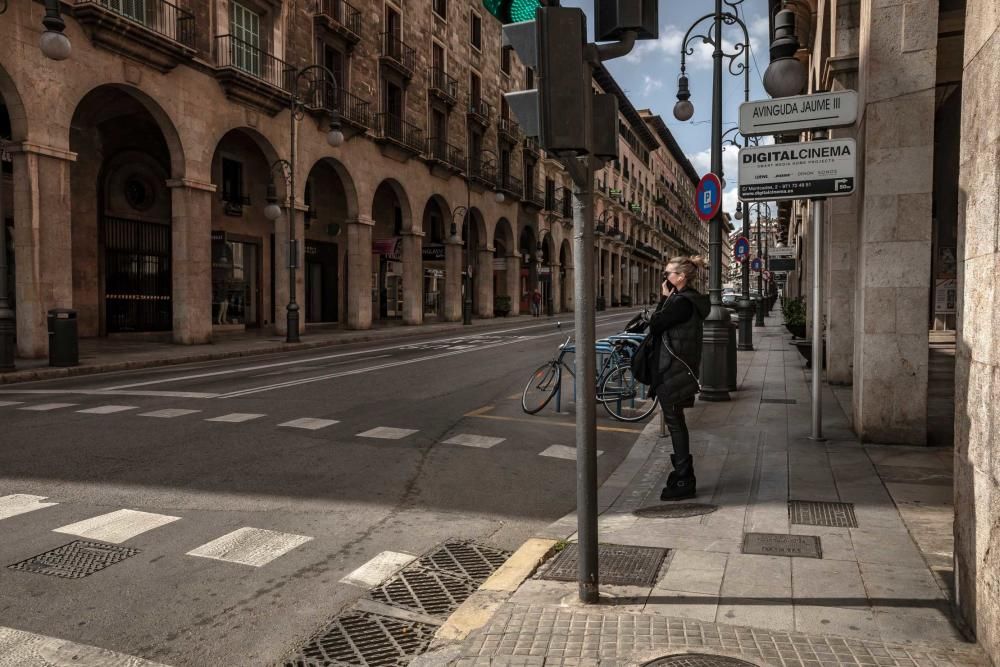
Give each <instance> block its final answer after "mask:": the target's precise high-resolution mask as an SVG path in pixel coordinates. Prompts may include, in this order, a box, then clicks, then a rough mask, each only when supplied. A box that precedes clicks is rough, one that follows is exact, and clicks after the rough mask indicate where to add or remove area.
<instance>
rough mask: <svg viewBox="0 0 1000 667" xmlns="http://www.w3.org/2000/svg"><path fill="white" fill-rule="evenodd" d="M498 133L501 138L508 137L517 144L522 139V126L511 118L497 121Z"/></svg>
mask: <svg viewBox="0 0 1000 667" xmlns="http://www.w3.org/2000/svg"><path fill="white" fill-rule="evenodd" d="M497 132H499V134H500V136H503V137H507V138H508V139H509V140H510V141H513V142H517V141H518V140H520V138H521V126H520V125H518V124H517V121H514V120H511V119H510V118H501V119H500V120H498V121H497Z"/></svg>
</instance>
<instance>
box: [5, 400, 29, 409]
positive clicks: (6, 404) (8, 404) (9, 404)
mask: <svg viewBox="0 0 1000 667" xmlns="http://www.w3.org/2000/svg"><path fill="white" fill-rule="evenodd" d="M22 403H24V401H0V408H6V407H8V406H11V405H21V404H22Z"/></svg>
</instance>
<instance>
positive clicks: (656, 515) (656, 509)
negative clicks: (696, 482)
mask: <svg viewBox="0 0 1000 667" xmlns="http://www.w3.org/2000/svg"><path fill="white" fill-rule="evenodd" d="M717 509H719V508H718V507H716V506H715V505H706V504H703V503H679V504H674V503H671V504H669V505H667V504H664V505H650V506H649V507H642V508H639V509H637V510H636V511H635V512H633V514H635V515H636V516H641V517H644V518H647V519H686V518H688V517H692V516H702V515H703V514H711V513H712V512H714V511H715V510H717Z"/></svg>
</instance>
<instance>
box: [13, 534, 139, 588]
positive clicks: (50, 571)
mask: <svg viewBox="0 0 1000 667" xmlns="http://www.w3.org/2000/svg"><path fill="white" fill-rule="evenodd" d="M137 553H139V550H138V549H126V548H125V547H116V546H114V545H112V544H101V543H100V542H85V541H83V540H77V541H75V542H70V543H69V544H64V545H63V546H61V547H56V548H55V549H52V550H51V551H46V552H45V553H41V554H38V555H37V556H32V557H31V558H29V559H27V560H23V561H21V562H20V563H14V564H13V565H8V566H7V567H8V568H10V569H11V570H21V571H23V572H34V573H35V574H47V575H50V576H53V577H63V578H64V579H79V578H81V577H86V576H87V575H90V574H93V573H95V572H98V571H100V570H103V569H104V568H106V567H109V566H111V565H114V564H115V563H118V562H120V561H123V560H125V559H126V558H130V557H132V556H134V555H136V554H137Z"/></svg>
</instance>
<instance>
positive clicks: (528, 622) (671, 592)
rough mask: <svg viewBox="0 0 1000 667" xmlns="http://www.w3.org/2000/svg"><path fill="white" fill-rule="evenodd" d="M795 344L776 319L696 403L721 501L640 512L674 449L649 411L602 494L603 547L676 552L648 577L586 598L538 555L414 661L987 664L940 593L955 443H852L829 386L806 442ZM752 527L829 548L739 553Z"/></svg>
mask: <svg viewBox="0 0 1000 667" xmlns="http://www.w3.org/2000/svg"><path fill="white" fill-rule="evenodd" d="M789 339H790V336H789V335H788V334H787V333H786V332H785V331H784V329H783V327H780V326H779V323H778V321H777V320H775V319H771V318H769V320H768V326H767V327H764V328H756V329H755V345H756V350H755V351H754V352H741V353H740V355H739V362H740V363H739V386H740V391H738V392H736V393H734V394H733V400H732V401H731V402H727V403H699V404H698V406H697V407H696V408H694V409H692V410H689V411H688V416H689V420H688V421H689V424H690V427H691V434H692V449H693V453H694V454H695V457H696V469H697V476H698V498H697V501H698V502H699V503H708V504H711V505H714V506H715V507H716V508H717V509H716V510H715V511H714V512H711V513H710V514H704V515H701V516H693V517H689V518H677V519H665V518H650V517H647V516H638V515H637V514H635V511H636V510H639V509H641V508H648V507H650V506H656V505H661V503H660V501H659V490H660V489H661V488H662V485H663V483H664V481H665V479H666V476H667V473H668V472H669V470H670V464H669V455H670V453H671V447H670V440H669V438H668V437H661V433H660V428H661V427H660V424H659V421H654V422H653V423H651V424H649V425H648V426H647V427H646V429H645V430H644V432H643V435H642V436H641V437H640V438H639V440H638V442H637V443H636V446H635V447H634V448H633V451H632V453H631V454H630V455H629V457H628V459H627V460H626V461H625V462H624V463H623V464H622V465H621V467H620V468H619V469H618V470H617V471H616V472H615V473H614V474H613V475H612V477H611V478H610V479H609V480H608V481H607V482H606V483H605V484H604V485H603V487H602V488H601V490H600V500H599V508H600V511H601V515H600V519H599V534H600V541H601V543H602V544H616V545H633V546H643V547H660V548H665V549H667V550H668V554H667V557H666V559H665V560H664V563H663V565H662V566H661V568H660V570H659V572H658V574H657V576H656V581H655V583H654V584H653V585H652V586H643V587H639V586H608V585H602V586H601V593H602V602H601V603H600V604H597V605H583V604H581V603H579V602H578V600H577V585H576V583H575V582H562V581H552V580H548V579H544V578H541V577H542V576H544V573H545V568H546V565H547V564H543V565H542V566H541V567H540V568H539V571H538V572H536V573H535V574H534V575H533V576H532V577H529V578H528V579H527V580H525V581H524V582H523V583H522V584H521V585H520V586H519V588H518V589H517V591H516V592H514V593H513V594H512V595H510V596H509V597H508V598H506V599H504V600H501V601H500V602H499V604H498V605H494V609H495V611H494V613H493V614H492V617H491V618H490V620H489V621H488V622H487V623H486V624H485V625H484V626H483V627H481V628H480V629H479V630H476V631H474V632H473V633H472V634H470V635H469V636H468V637H467V638H465V640H464V641H463V642H461V643H460V644H456V645H451V646H448V647H445V648H443V649H441V650H439V651H437V652H434V653H431V654H428V655H426V656H424V657H422V658H420V659H418V661H417V662H416V663H414V664H420V665H429V664H450V665H461V666H463V667H472V666H479V665H511V666H513V665H545V666H546V667H548V666H550V665H601V666H602V667H603V666H605V665H639V664H644V663H645V662H647V661H651V660H653V659H655V658H659V657H662V656H664V655H670V654H678V653H681V654H682V653H688V652H694V653H710V654H715V655H722V656H728V657H730V658H739V659H741V660H745V661H749V662H751V663H754V664H758V665H782V666H791V665H795V666H806V667H834V666H839V665H885V666H887V667H894V666H904V665H905V666H906V667H915V666H917V665H988V664H989V660H988V658H987V657H986V656H985V655H984V654H983V653H982V652H981V651H980V650H979V649H978V647H977V646H976V645H975V644H974V643H972V642H969V641H968V640H967V639H966V637H965V636H964V635H963V632H962V630H961V629H960V628H959V627H958V626H957V625H956V624H955V622H954V621H953V615H952V605H951V601H950V599H949V595H950V593H949V586H950V565H949V561H948V559H947V558H946V557H945V556H946V554H950V550H951V542H950V540H951V514H952V508H951V505H950V503H951V496H950V491H951V484H950V476H951V472H950V471H951V452H950V450H945V449H933V448H909V447H890V446H878V445H862V444H859V442H858V441H857V439H856V438H855V437H854V435H853V433H852V432H851V430H850V428H849V422H848V418H847V416H846V415H845V413H844V411H843V410H842V409H841V406H840V404H839V403H838V401H837V399H836V398H835V396H834V394H833V392H831V391H829V390H827V391H826V392H825V393H824V396H823V409H824V418H823V427H824V435H825V436H826V437H827V438H828V440H826V441H825V442H814V441H812V440H810V439H809V437H808V436H809V432H810V425H811V420H810V414H811V413H810V392H809V374H810V371H808V370H806V369H804V368H803V359H802V357H801V356H800V355H799V353H798V352H797V351H796V350H795V348H794V347H791V346H790V345H789ZM790 501H813V502H826V503H849V504H850V505H851V507H850V509H853V513H854V518H855V519H856V523H857V526H856V527H847V526H818V525H808V524H804V523H798V522H793V521H792V519H791V518H790V511H789V506H790ZM810 507H815V506H810ZM847 518H849V514H845V515H842V516H840V519H841V520H843V519H847ZM575 530H576V516H575V515H569V516H567V517H564V518H563V519H561V520H559V521H557V522H555V523H554V524H552V525H551V526H549V527H548V529H546V530H545V531H543V533H542V534H540V535H538V537H540V538H549V539H552V540H560V541H566V540H568V541H570V542H572V541H574V540H575V539H576V534H575ZM747 533H768V534H778V535H796V536H813V537H817V538H819V539H818V541H819V546H820V550H821V557H820V558H815V557H812V558H809V557H787V556H776V555H753V554H745V553H743V550H744V548H743V542H744V537H745V535H746V534H747ZM688 664H689V665H694V663H688ZM700 664H701V665H707V664H710V663H704V662H703V663H700ZM716 664H718V663H716Z"/></svg>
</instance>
